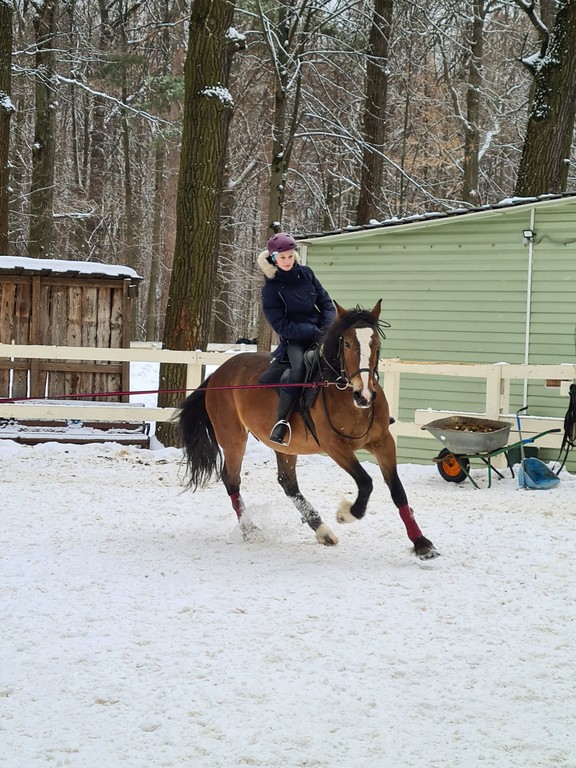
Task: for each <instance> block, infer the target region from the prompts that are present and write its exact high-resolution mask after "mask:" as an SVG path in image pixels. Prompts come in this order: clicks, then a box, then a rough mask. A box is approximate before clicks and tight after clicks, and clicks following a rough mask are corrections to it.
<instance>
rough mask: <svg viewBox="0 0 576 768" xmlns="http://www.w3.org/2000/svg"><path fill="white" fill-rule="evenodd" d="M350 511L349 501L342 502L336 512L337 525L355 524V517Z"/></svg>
mask: <svg viewBox="0 0 576 768" xmlns="http://www.w3.org/2000/svg"><path fill="white" fill-rule="evenodd" d="M351 509H352V504H351V502H349V501H343V502H342V503H341V504H340V508H339V510H338V512H336V521H337V522H338V523H355V522H357V519H358V518H356V517H354V515H353V514H352V513H351V512H350V510H351Z"/></svg>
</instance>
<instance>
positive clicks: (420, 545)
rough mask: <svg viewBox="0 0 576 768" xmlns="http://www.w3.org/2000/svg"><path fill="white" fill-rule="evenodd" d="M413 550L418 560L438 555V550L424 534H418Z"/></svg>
mask: <svg viewBox="0 0 576 768" xmlns="http://www.w3.org/2000/svg"><path fill="white" fill-rule="evenodd" d="M414 551H415V552H416V554H417V556H418V557H419V558H420V560H433V559H434V558H435V557H440V552H438V550H437V549H436V547H435V546H434V544H432V542H431V541H429V540H428V539H427V538H426V537H425V536H420V537H419V538H417V539H416V541H415V542H414Z"/></svg>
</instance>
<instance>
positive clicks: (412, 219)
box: [295, 192, 576, 240]
mask: <svg viewBox="0 0 576 768" xmlns="http://www.w3.org/2000/svg"><path fill="white" fill-rule="evenodd" d="M566 198H576V192H570V193H565V194H554V195H553V194H547V195H539V196H538V197H507V198H505V199H504V200H501V201H500V202H498V203H495V204H494V205H481V206H477V207H473V206H471V207H469V208H451V209H448V210H446V211H427V212H425V213H419V214H415V215H411V216H404V217H402V218H400V217H398V216H394V217H393V218H391V219H386V220H385V221H376V220H374V219H372V220H371V222H370V223H369V224H364V225H354V224H348V225H347V226H345V227H341V228H340V229H333V230H331V231H329V232H307V233H303V234H299V235H295V238H296V240H313V239H315V238H319V237H323V238H324V237H333V236H334V235H343V234H347V235H349V234H355V235H358V234H359V233H362V232H373V231H374V230H382V229H387V228H389V227H398V226H406V225H407V224H415V223H419V224H423V223H429V222H432V221H434V222H437V221H440V220H443V219H450V218H455V217H462V216H469V215H473V214H479V213H486V212H489V211H492V212H494V211H502V210H506V209H508V208H518V207H520V206H527V205H534V204H535V203H536V204H540V203H546V202H548V203H549V202H551V201H558V200H562V199H566Z"/></svg>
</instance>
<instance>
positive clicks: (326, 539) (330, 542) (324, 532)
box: [316, 523, 338, 547]
mask: <svg viewBox="0 0 576 768" xmlns="http://www.w3.org/2000/svg"><path fill="white" fill-rule="evenodd" d="M316 538H317V539H318V541H319V542H320V544H325V545H326V546H327V547H333V546H334V545H335V544H338V539H337V538H336V536H334V534H333V533H332V531H331V530H330V528H328V526H327V525H326V523H322V524H321V525H319V526H318V528H316Z"/></svg>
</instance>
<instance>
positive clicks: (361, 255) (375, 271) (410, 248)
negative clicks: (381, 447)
mask: <svg viewBox="0 0 576 768" xmlns="http://www.w3.org/2000/svg"><path fill="white" fill-rule="evenodd" d="M301 252H302V255H303V258H304V260H305V261H306V263H308V264H309V265H310V266H311V267H312V268H313V269H314V270H315V272H316V273H317V275H318V277H319V278H320V280H321V281H322V283H323V284H324V285H325V287H326V288H327V289H328V291H329V292H330V294H331V296H332V297H333V298H334V299H335V300H336V301H337V302H338V303H339V304H341V305H342V306H345V307H350V306H354V305H356V304H361V305H363V306H364V307H367V308H371V307H372V306H373V305H374V303H375V302H376V301H377V300H378V299H380V298H383V303H382V317H383V318H384V319H386V320H387V321H388V322H389V323H390V324H391V328H390V329H389V330H388V331H387V339H386V341H385V342H384V344H383V347H382V356H383V357H386V358H400V359H402V360H418V361H458V362H473V363H499V362H507V363H524V364H530V363H532V364H557V363H573V362H574V361H575V360H576V194H567V195H548V196H543V197H539V198H530V199H526V198H522V199H510V200H505V201H503V202H502V203H500V204H498V205H490V206H488V205H486V206H482V207H479V208H473V209H457V210H453V211H448V212H440V213H439V212H430V213H425V214H422V215H419V216H412V217H408V218H405V219H393V220H390V221H384V222H382V223H380V224H374V225H371V226H367V227H348V228H346V229H342V230H338V231H334V232H328V233H318V234H314V235H306V236H305V237H303V238H302V241H301ZM406 378H407V383H406V384H403V387H402V394H401V400H400V413H399V414H398V415H399V417H400V418H401V419H405V420H407V421H410V420H412V419H413V416H414V411H415V409H417V408H431V409H434V410H436V409H438V410H448V411H450V410H457V411H476V412H482V411H483V404H484V397H485V383H484V381H482V382H481V381H479V380H473V379H461V378H454V380H451V379H447V378H446V377H437V379H435V378H434V377H431V376H427V377H425V378H423V377H418V376H417V375H415V376H407V377H406ZM403 381H404V379H403ZM525 386H526V389H524V387H525ZM525 399H526V400H527V402H528V403H529V407H530V413H531V414H532V415H540V416H554V417H562V416H564V414H565V412H566V408H567V405H568V400H567V397H566V396H565V393H564V392H563V391H562V388H561V387H560V386H559V382H547V383H546V384H544V383H539V382H530V383H529V384H527V385H524V384H523V383H520V382H517V383H516V384H514V385H513V389H512V391H511V404H514V406H515V408H518V407H520V405H522V403H523V401H524V400H525ZM395 415H396V414H395ZM398 447H399V456H400V458H401V460H402V461H413V462H418V461H422V462H428V461H429V460H430V458H431V457H432V456H433V455H434V453H437V446H436V445H434V442H433V441H430V440H422V439H419V438H408V437H406V438H400V440H399V446H398Z"/></svg>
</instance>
